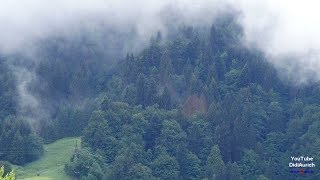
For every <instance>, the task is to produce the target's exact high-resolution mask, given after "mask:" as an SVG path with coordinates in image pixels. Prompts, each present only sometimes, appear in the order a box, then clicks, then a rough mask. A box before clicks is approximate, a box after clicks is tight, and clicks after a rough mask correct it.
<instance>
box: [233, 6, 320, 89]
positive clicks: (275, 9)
mask: <svg viewBox="0 0 320 180" xmlns="http://www.w3.org/2000/svg"><path fill="white" fill-rule="evenodd" d="M319 5H320V2H319V1H316V0H306V1H290V0H281V1H276V0H268V1H254V0H247V1H241V2H240V3H239V5H238V7H239V8H240V9H241V11H242V17H240V19H239V22H240V24H241V25H242V27H243V28H244V32H245V38H244V43H245V44H246V45H248V46H249V47H258V48H259V49H261V50H262V51H263V52H264V53H265V54H266V56H267V59H268V60H269V61H270V62H272V63H273V64H274V65H275V67H276V68H278V69H279V71H281V72H282V73H284V75H286V76H287V77H288V79H290V80H291V82H294V83H295V84H298V85H300V84H306V83H308V82H310V81H312V82H315V81H319V80H320V71H319V70H320V54H319V53H320V34H319V31H320V21H319V20H318V18H319V17H320V11H319V10H318V7H319Z"/></svg>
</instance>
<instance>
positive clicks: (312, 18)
mask: <svg viewBox="0 0 320 180" xmlns="http://www.w3.org/2000/svg"><path fill="white" fill-rule="evenodd" d="M319 5H320V3H319V2H318V1H316V0H305V1H289V0H281V1H277V0H268V1H267V0H261V1H255V0H238V1H236V0H226V1H222V0H135V1H132V0H122V1H120V0H2V1H1V6H0V25H1V26H0V27H1V29H0V54H2V55H10V54H15V53H21V52H22V53H24V54H29V55H30V54H33V52H34V51H35V47H37V46H36V44H37V43H38V42H39V41H42V40H44V39H47V38H50V37H52V36H64V37H72V36H75V35H76V34H78V33H79V32H81V31H83V30H92V29H94V30H97V29H98V30H99V27H101V26H100V25H103V27H107V28H108V29H111V30H113V31H115V32H118V33H120V34H121V33H123V34H130V32H133V31H134V32H135V33H134V36H135V37H131V38H130V39H131V40H128V42H125V44H124V46H123V47H122V48H123V49H121V52H127V51H129V52H130V51H136V50H140V49H142V48H143V47H144V46H145V45H146V43H147V42H149V39H150V37H151V36H152V35H154V34H155V33H156V32H158V31H161V32H162V34H163V36H164V37H165V36H166V34H167V31H168V29H167V28H168V26H169V25H172V24H173V25H177V26H179V25H192V26H206V27H209V26H210V25H211V24H212V22H214V19H215V18H216V17H218V16H219V15H220V14H221V13H225V12H229V11H234V10H235V11H237V12H238V14H239V16H238V22H239V24H240V25H241V26H242V28H243V31H244V37H243V39H242V40H243V41H242V43H243V44H244V45H245V46H247V47H249V48H255V49H256V48H257V49H259V50H261V51H262V52H264V54H265V56H266V58H267V59H268V60H269V61H270V62H271V63H272V64H274V65H275V67H276V68H277V69H278V70H279V72H280V73H281V74H282V75H283V76H285V77H286V79H289V80H290V82H292V83H294V84H295V85H302V84H307V83H309V82H317V81H319V80H320V33H319V32H320V21H319V20H318V18H319V17H320V11H318V9H317V8H318V7H319ZM113 38H114V39H117V37H113ZM101 41H107V40H105V39H101ZM109 41H110V42H106V43H109V46H111V49H112V46H113V44H112V43H113V41H112V40H110V39H109ZM116 48H117V47H116V46H115V47H114V48H113V49H112V50H114V49H116ZM27 59H32V58H27ZM34 59H37V58H36V57H35V58H34ZM12 70H13V71H14V72H15V73H14V74H15V75H16V79H17V89H18V92H19V96H20V101H21V102H19V104H20V108H21V112H22V113H23V112H29V111H35V110H36V109H40V108H39V103H38V100H37V99H36V98H35V97H34V96H33V95H32V93H30V92H28V88H27V85H28V83H29V82H31V81H32V80H33V79H34V78H35V77H34V73H33V72H32V70H30V69H27V68H24V67H15V66H12ZM35 113H36V114H45V113H43V112H39V113H37V112H35ZM35 116H37V115H35Z"/></svg>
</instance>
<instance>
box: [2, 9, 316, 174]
mask: <svg viewBox="0 0 320 180" xmlns="http://www.w3.org/2000/svg"><path fill="white" fill-rule="evenodd" d="M106 34H107V33H106ZM242 36H243V32H242V29H241V27H240V26H239V25H238V24H237V23H236V21H235V18H234V16H231V15H226V16H222V17H221V18H219V19H217V20H215V21H214V23H213V25H212V26H211V28H209V29H201V28H197V27H190V26H181V27H180V28H179V29H178V30H177V32H172V33H171V34H170V37H169V38H164V37H163V36H162V34H161V32H159V33H157V34H154V36H153V37H152V38H151V40H150V43H149V44H148V46H147V47H145V48H144V49H143V50H142V51H140V52H134V53H133V52H128V53H127V55H125V56H124V57H121V58H120V59H112V58H115V57H116V56H109V55H108V53H106V52H105V51H104V49H105V48H106V47H105V46H104V43H103V42H101V39H103V38H102V37H105V36H103V35H101V34H97V33H96V32H91V33H90V32H88V33H86V34H84V35H83V36H80V37H77V38H76V39H73V40H69V41H65V40H63V39H51V40H47V41H45V42H43V43H44V44H45V45H43V46H41V48H42V49H41V54H39V55H38V58H39V61H27V62H26V61H23V66H24V67H30V69H32V72H33V74H34V75H35V77H37V78H33V79H32V80H31V81H30V82H29V85H28V87H27V88H26V91H28V92H32V96H33V97H35V98H36V99H38V101H39V102H38V103H40V106H39V107H41V108H42V109H43V111H41V112H40V113H41V115H40V114H39V113H36V114H34V115H32V116H31V117H30V115H28V116H26V115H25V114H26V113H25V112H24V110H21V106H19V98H20V96H19V93H18V92H19V91H21V89H19V88H18V87H17V86H16V85H15V84H16V80H15V79H14V74H13V72H12V71H11V70H10V69H11V68H12V67H11V66H12V64H14V63H16V64H15V66H22V65H21V61H20V59H21V58H23V57H20V56H15V57H11V56H9V57H8V56H3V57H1V61H0V82H1V85H0V122H1V125H0V160H3V161H9V162H11V163H14V164H25V163H27V162H30V161H33V160H35V159H37V158H39V157H40V156H41V154H42V153H43V148H42V145H43V143H48V142H52V141H54V140H57V139H59V138H62V137H67V136H81V137H82V143H81V145H79V146H78V145H75V151H74V155H73V157H72V158H71V159H70V162H69V163H67V164H66V165H65V171H66V173H67V174H68V175H70V176H71V177H74V178H78V179H115V180H118V179H148V180H149V179H228V180H236V179H260V180H262V179H294V178H296V177H297V176H296V174H292V173H290V169H289V167H288V163H289V162H290V160H291V159H290V157H291V156H298V155H309V156H312V157H314V158H315V159H316V162H315V163H316V164H319V162H318V161H319V159H320V154H319V149H320V131H319V129H320V121H319V118H320V114H319V112H320V106H319V102H320V88H319V87H320V86H319V84H318V83H314V84H311V85H308V86H295V85H292V84H290V82H287V81H286V79H285V77H283V76H282V74H281V73H279V72H278V71H277V70H276V69H275V68H274V67H273V66H272V65H271V64H269V63H268V61H266V58H265V56H264V54H263V53H262V52H260V51H258V50H255V49H252V48H248V47H246V46H244V45H243V44H242V43H241V40H242ZM88 37H91V38H88ZM92 37H94V38H92ZM28 58H30V57H28ZM31 58H32V57H31ZM111 62H112V63H111ZM30 118H36V119H37V121H36V122H34V121H32V122H31V123H30V120H29V119H30ZM299 177H300V178H304V177H303V176H299ZM307 177H308V178H311V179H318V178H320V173H319V172H318V171H315V172H314V173H313V174H310V175H308V176H307Z"/></svg>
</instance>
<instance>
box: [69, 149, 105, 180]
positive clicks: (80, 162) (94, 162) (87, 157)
mask: <svg viewBox="0 0 320 180" xmlns="http://www.w3.org/2000/svg"><path fill="white" fill-rule="evenodd" d="M102 162H103V161H102V158H101V157H100V156H98V155H94V154H92V153H91V152H90V151H89V150H87V149H81V150H76V151H75V153H74V154H73V156H72V158H71V161H70V162H69V163H67V164H66V165H65V168H64V169H65V172H66V173H67V174H68V175H70V176H73V177H78V178H79V177H86V178H96V179H98V180H102V179H104V178H103V177H104V171H103V163H102Z"/></svg>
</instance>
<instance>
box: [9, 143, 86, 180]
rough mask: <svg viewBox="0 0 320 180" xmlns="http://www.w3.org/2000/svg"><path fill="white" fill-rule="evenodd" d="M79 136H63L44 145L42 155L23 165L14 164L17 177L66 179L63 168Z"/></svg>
mask: <svg viewBox="0 0 320 180" xmlns="http://www.w3.org/2000/svg"><path fill="white" fill-rule="evenodd" d="M76 141H77V142H78V144H80V138H78V137H75V138H63V139H60V140H58V141H55V142H53V143H51V144H48V145H45V146H44V150H45V151H44V154H43V156H42V157H41V158H40V159H39V160H37V161H34V162H31V163H29V164H26V165H25V166H15V167H14V168H15V172H16V174H17V178H18V179H23V180H68V179H71V178H70V177H68V176H67V175H66V174H65V172H64V170H63V168H64V164H65V163H66V162H67V161H69V159H70V157H71V155H72V153H73V150H74V146H75V144H76Z"/></svg>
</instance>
